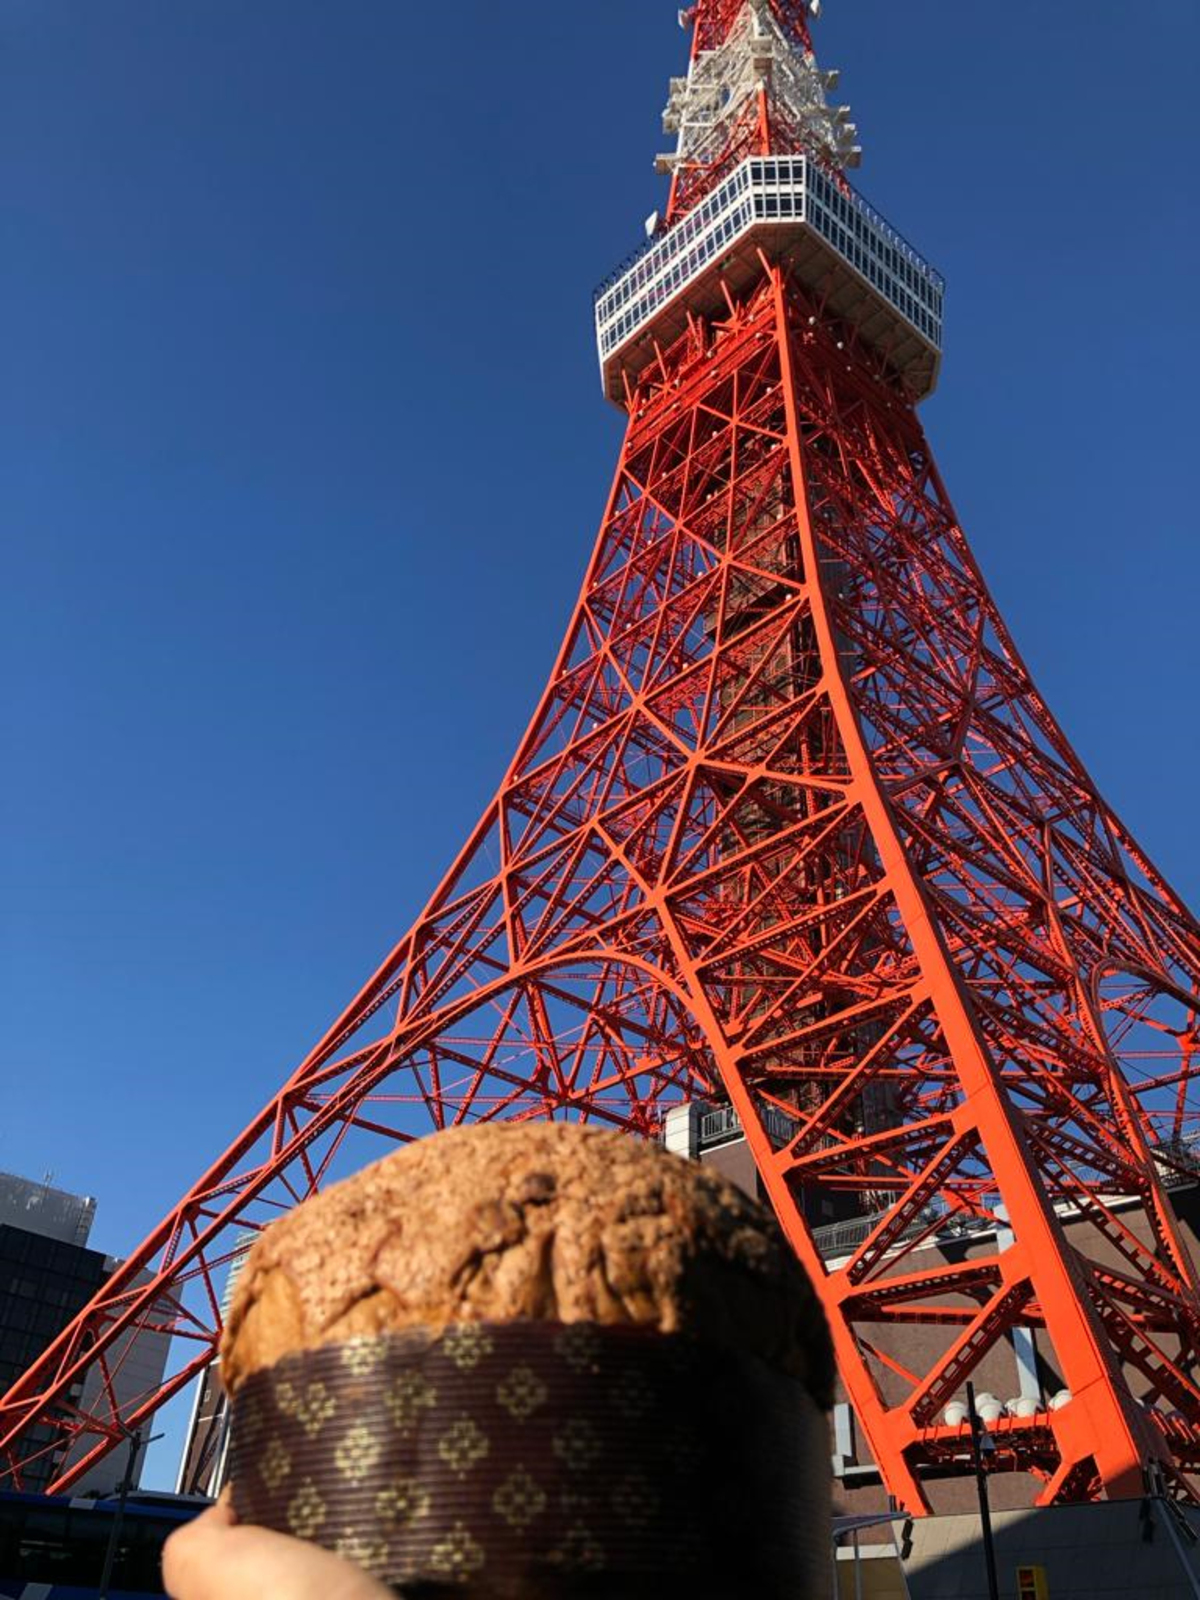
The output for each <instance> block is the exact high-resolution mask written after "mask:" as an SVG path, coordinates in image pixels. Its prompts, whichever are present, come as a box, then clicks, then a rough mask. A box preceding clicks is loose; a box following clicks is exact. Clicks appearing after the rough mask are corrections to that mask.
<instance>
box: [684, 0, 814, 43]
mask: <svg viewBox="0 0 1200 1600" xmlns="http://www.w3.org/2000/svg"><path fill="white" fill-rule="evenodd" d="M745 4H746V0H697V4H696V5H694V6H692V7H691V8H690V19H691V21H692V24H693V33H692V52H693V54H698V53H699V52H700V51H701V50H715V49H716V48H717V47H718V45H722V44H724V43H725V40H726V39H727V38H728V37H729V31H730V29H731V28H732V27H733V25H734V23H735V22H736V21H737V19H738V17H739V16H740V15H741V13H742V9H743V7H744V6H745ZM771 10H772V11H773V12H774V14H775V18H776V20H777V21H778V22H779V24H780V26H781V27H783V28H784V29H785V30H786V32H787V33H788V34H789V35H790V37H791V38H792V39H794V40H795V42H796V44H797V45H798V46H799V47H800V49H802V50H811V49H812V38H811V36H810V34H809V31H808V0H771Z"/></svg>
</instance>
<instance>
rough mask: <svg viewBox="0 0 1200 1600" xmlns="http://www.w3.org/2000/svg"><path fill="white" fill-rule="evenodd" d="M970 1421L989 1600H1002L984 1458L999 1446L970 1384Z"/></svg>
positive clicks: (968, 1388) (968, 1398)
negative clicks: (977, 1404) (976, 1406)
mask: <svg viewBox="0 0 1200 1600" xmlns="http://www.w3.org/2000/svg"><path fill="white" fill-rule="evenodd" d="M967 1419H968V1421H969V1422H970V1424H971V1458H972V1460H973V1461H974V1463H975V1487H976V1489H977V1490H978V1491H979V1525H980V1527H981V1528H982V1530H983V1554H984V1559H985V1560H986V1562H987V1578H988V1595H989V1597H990V1600H1000V1584H999V1582H998V1581H997V1578H996V1547H995V1545H994V1544H993V1542H992V1508H991V1506H990V1505H989V1504H988V1483H987V1473H986V1472H985V1471H984V1468H983V1458H984V1456H985V1455H991V1454H992V1453H993V1452H994V1451H995V1449H996V1445H995V1441H994V1440H993V1439H992V1436H991V1434H990V1433H989V1432H988V1431H987V1429H986V1428H985V1427H984V1425H983V1423H982V1421H981V1420H980V1416H979V1412H978V1411H976V1409H975V1385H974V1384H973V1383H970V1382H968V1384H967Z"/></svg>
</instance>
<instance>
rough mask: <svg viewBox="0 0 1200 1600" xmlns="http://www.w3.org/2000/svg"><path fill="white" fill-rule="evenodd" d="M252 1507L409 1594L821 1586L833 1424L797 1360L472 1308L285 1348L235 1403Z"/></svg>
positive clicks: (240, 1500)
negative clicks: (484, 1313)
mask: <svg viewBox="0 0 1200 1600" xmlns="http://www.w3.org/2000/svg"><path fill="white" fill-rule="evenodd" d="M231 1454H232V1479H233V1504H234V1508H235V1510H236V1512H237V1515H238V1517H239V1519H240V1520H241V1521H243V1522H250V1523H255V1524H258V1525H260V1526H263V1527H269V1528H275V1529H278V1530H279V1531H281V1532H284V1533H291V1534H295V1535H297V1536H298V1537H299V1538H302V1539H310V1540H313V1541H314V1542H316V1543H318V1544H320V1545H323V1546H325V1547H326V1548H327V1549H330V1550H334V1551H336V1552H337V1553H338V1554H340V1555H343V1556H345V1557H347V1558H349V1559H350V1560H352V1561H354V1562H356V1563H357V1564H358V1565H359V1566H361V1567H363V1568H364V1569H365V1570H366V1571H368V1572H370V1573H372V1574H373V1575H374V1576H376V1577H377V1578H379V1579H381V1580H382V1581H383V1582H385V1583H387V1584H389V1585H391V1586H392V1587H393V1588H394V1589H396V1591H397V1592H398V1593H400V1594H402V1595H406V1596H410V1597H412V1600H426V1597H429V1600H432V1597H434V1596H437V1595H443V1594H445V1595H451V1594H456V1595H462V1596H469V1597H472V1600H475V1597H478V1600H484V1597H489V1600H491V1597H495V1600H501V1597H508V1596H512V1597H520V1600H558V1597H561V1600H579V1597H584V1596H586V1597H590V1600H608V1597H612V1600H617V1597H618V1596H619V1597H620V1600H642V1597H643V1596H644V1597H646V1600H649V1597H651V1596H653V1597H654V1600H662V1597H663V1596H664V1595H669V1594H674V1593H678V1594H680V1595H684V1594H686V1595H687V1596H688V1597H689V1600H735V1597H738V1600H740V1597H742V1596H754V1597H755V1600H776V1597H779V1600H783V1597H784V1596H786V1597H788V1600H810V1597H816V1596H820V1595H824V1594H826V1593H827V1591H828V1574H829V1515H830V1513H829V1493H830V1488H829V1443H828V1434H827V1431H826V1424H825V1419H824V1417H823V1416H822V1414H821V1412H820V1410H819V1409H818V1407H817V1406H816V1405H815V1404H814V1402H813V1400H812V1399H811V1398H810V1397H809V1395H808V1394H807V1392H806V1390H805V1388H804V1385H803V1384H802V1383H800V1382H799V1381H798V1380H796V1379H794V1378H790V1377H785V1376H782V1375H781V1374H779V1373H777V1372H774V1371H773V1370H772V1369H771V1368H769V1367H768V1366H766V1365H765V1363H763V1362H762V1361H760V1360H758V1359H757V1358H755V1357H748V1356H743V1355H739V1354H738V1353H737V1352H733V1351H729V1350H724V1349H717V1348H714V1347H712V1346H708V1345H704V1344H700V1343H697V1342H695V1341H692V1340H688V1339H684V1338H680V1337H674V1336H668V1335H662V1334H659V1333H657V1332H652V1331H647V1330H644V1329H639V1328H636V1327H601V1326H598V1325H594V1324H591V1323H574V1324H570V1325H562V1324H558V1323H546V1322H525V1323H503V1324H501V1323H459V1324H454V1325H452V1326H451V1327H449V1328H447V1329H445V1330H444V1331H443V1332H442V1333H440V1334H430V1333H426V1332H420V1331H415V1332H406V1333H394V1334H388V1335H385V1336H384V1337H381V1338H377V1339H359V1340H353V1341H350V1342H348V1343H346V1344H340V1345H330V1346H327V1347H325V1348H322V1349H318V1350H311V1351H305V1352H302V1353H299V1354H296V1355H292V1356H287V1357H285V1358H284V1359H283V1360H281V1361H278V1362H277V1363H276V1364H275V1365H274V1366H272V1367H269V1368H267V1369H265V1370H263V1371H260V1372H257V1373H255V1374H254V1375H253V1376H252V1377H250V1378H248V1379H247V1380H246V1381H245V1382H244V1383H243V1384H242V1386H241V1387H240V1388H239V1390H238V1392H237V1395H236V1397H235V1399H234V1403H233V1426H232V1442H231Z"/></svg>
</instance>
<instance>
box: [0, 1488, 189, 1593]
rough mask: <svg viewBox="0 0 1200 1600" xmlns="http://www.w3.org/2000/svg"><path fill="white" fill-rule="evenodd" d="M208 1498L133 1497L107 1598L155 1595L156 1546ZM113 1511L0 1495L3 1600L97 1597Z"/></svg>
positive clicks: (103, 1505)
mask: <svg viewBox="0 0 1200 1600" xmlns="http://www.w3.org/2000/svg"><path fill="white" fill-rule="evenodd" d="M208 1504H209V1502H208V1501H207V1500H203V1499H200V1498H199V1497H196V1498H180V1497H177V1496H175V1495H166V1494H161V1495H155V1494H137V1493H135V1494H132V1495H130V1496H129V1498H128V1500H127V1501H126V1503H125V1509H124V1512H123V1513H122V1515H121V1526H120V1533H119V1537H118V1540H117V1549H116V1558H115V1561H114V1563H113V1570H112V1576H111V1579H110V1581H109V1590H108V1593H109V1600H138V1597H140V1596H144V1595H161V1594H162V1593H163V1586H162V1547H163V1545H164V1544H165V1543H166V1541H167V1538H168V1537H169V1536H170V1534H172V1533H173V1532H174V1531H175V1529H176V1528H178V1527H179V1526H180V1524H181V1523H183V1522H187V1521H188V1520H189V1519H190V1518H191V1517H194V1516H196V1515H197V1514H198V1513H199V1512H201V1511H203V1510H204V1508H205V1507H206V1506H207V1505H208ZM117 1514H118V1507H117V1502H116V1500H115V1499H113V1500H73V1499H71V1498H70V1497H69V1496H56V1495H38V1494H12V1493H6V1492H0V1597H2V1600H96V1596H97V1595H98V1594H99V1592H100V1580H101V1577H102V1576H103V1573H104V1557H105V1554H106V1552H107V1550H108V1541H109V1538H110V1536H111V1534H112V1529H113V1523H114V1521H115V1519H116V1517H117Z"/></svg>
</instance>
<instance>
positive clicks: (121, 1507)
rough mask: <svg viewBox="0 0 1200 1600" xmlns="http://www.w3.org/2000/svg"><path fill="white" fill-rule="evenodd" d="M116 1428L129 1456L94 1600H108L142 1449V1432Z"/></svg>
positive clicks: (151, 1440)
mask: <svg viewBox="0 0 1200 1600" xmlns="http://www.w3.org/2000/svg"><path fill="white" fill-rule="evenodd" d="M118 1427H120V1428H121V1431H122V1432H123V1433H124V1435H125V1437H126V1438H127V1439H128V1440H129V1456H128V1459H127V1460H126V1462H125V1474H124V1476H123V1477H122V1479H121V1484H120V1491H119V1494H118V1497H117V1509H116V1514H115V1515H114V1517H113V1520H112V1527H111V1528H110V1529H109V1530H108V1548H107V1549H106V1550H105V1552H104V1570H103V1572H101V1574H100V1587H99V1588H98V1589H97V1591H96V1600H108V1588H109V1584H110V1583H111V1582H112V1574H113V1567H114V1565H115V1564H116V1560H117V1547H118V1545H119V1544H120V1542H121V1529H122V1527H123V1525H124V1522H125V1502H126V1500H127V1499H128V1498H129V1491H130V1489H132V1488H133V1475H134V1471H135V1470H136V1468H137V1460H138V1456H139V1455H140V1454H141V1449H142V1430H141V1429H140V1428H134V1429H133V1431H132V1432H130V1430H129V1429H128V1428H126V1427H124V1426H123V1425H122V1424H120V1423H118ZM161 1438H162V1434H161V1433H153V1434H151V1435H150V1437H149V1438H148V1439H147V1440H146V1443H147V1444H153V1443H154V1441H155V1439H161Z"/></svg>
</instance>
